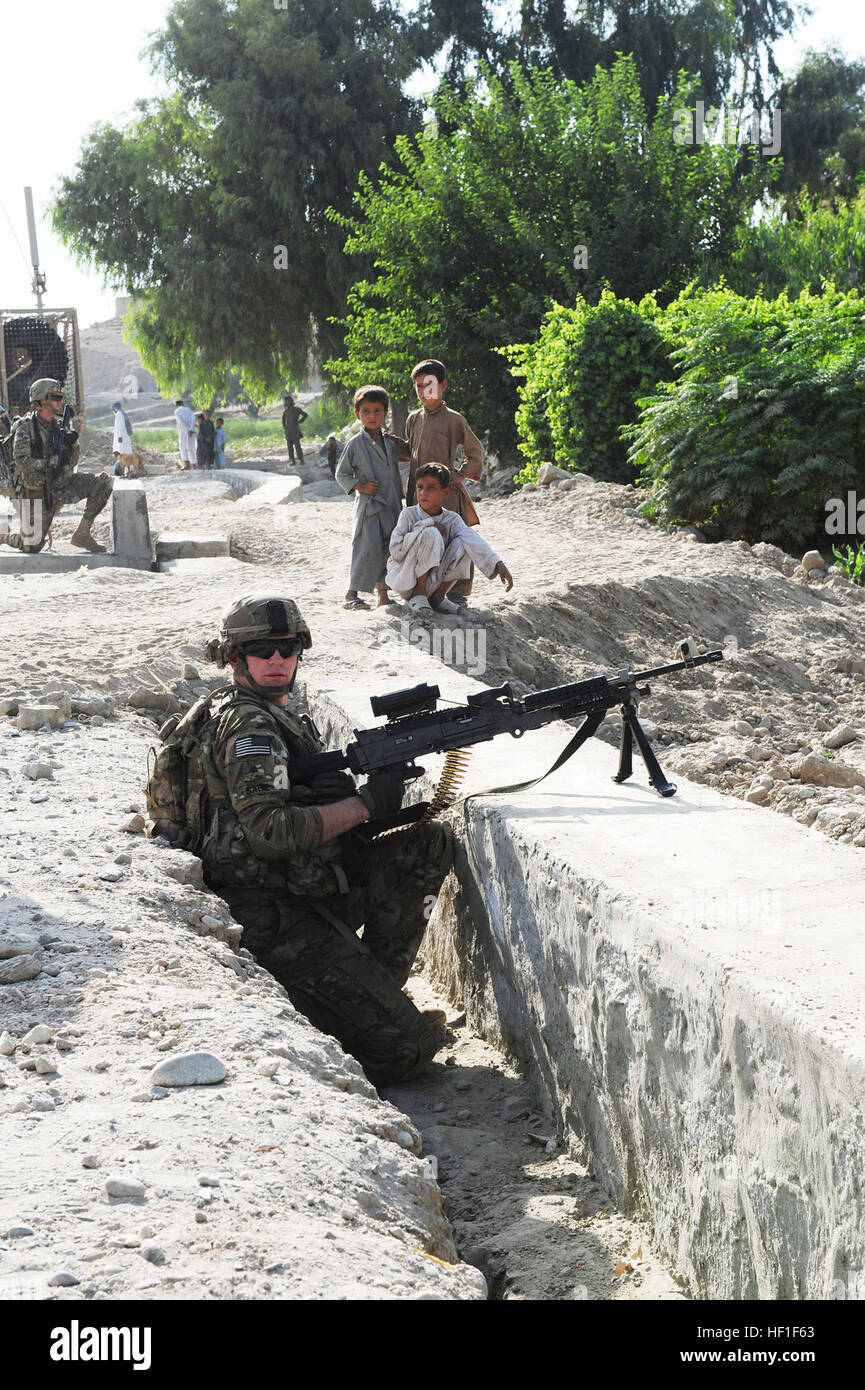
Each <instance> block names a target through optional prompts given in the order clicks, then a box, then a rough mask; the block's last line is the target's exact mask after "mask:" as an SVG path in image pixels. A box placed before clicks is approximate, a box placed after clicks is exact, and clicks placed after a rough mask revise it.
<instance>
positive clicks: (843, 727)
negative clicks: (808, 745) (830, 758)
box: [823, 724, 859, 748]
mask: <svg viewBox="0 0 865 1390" xmlns="http://www.w3.org/2000/svg"><path fill="white" fill-rule="evenodd" d="M858 737H859V735H858V734H857V732H856V730H855V729H853V728H851V726H850V725H849V724H836V725H835V728H834V729H832V730H831V731H830V732H829V733H828V734H827V735H826V737H825V738H824V739H823V746H824V747H825V748H843V747H844V745H845V743H853V742H854V740H855V739H857V738H858Z"/></svg>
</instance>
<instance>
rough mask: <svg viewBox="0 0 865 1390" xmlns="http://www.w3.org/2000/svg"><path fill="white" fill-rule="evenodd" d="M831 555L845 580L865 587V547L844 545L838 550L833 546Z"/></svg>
mask: <svg viewBox="0 0 865 1390" xmlns="http://www.w3.org/2000/svg"><path fill="white" fill-rule="evenodd" d="M832 554H833V555H834V556H835V559H836V560H837V561H838V563H839V564H840V566H841V568H842V570H843V571H844V573H845V574H846V576H847V578H848V579H849V580H851V581H852V583H854V584H861V585H862V586H863V587H865V545H855V546H854V545H845V546H842V548H841V549H840V550H839V549H838V547H837V545H833V547H832Z"/></svg>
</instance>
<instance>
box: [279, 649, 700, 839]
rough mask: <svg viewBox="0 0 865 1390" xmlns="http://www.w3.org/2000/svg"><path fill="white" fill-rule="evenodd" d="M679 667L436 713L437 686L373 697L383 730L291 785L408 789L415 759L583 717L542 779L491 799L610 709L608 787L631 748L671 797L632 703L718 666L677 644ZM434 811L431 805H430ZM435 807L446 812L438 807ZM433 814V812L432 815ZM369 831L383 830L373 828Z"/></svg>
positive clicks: (408, 814) (295, 769)
mask: <svg viewBox="0 0 865 1390" xmlns="http://www.w3.org/2000/svg"><path fill="white" fill-rule="evenodd" d="M680 650H681V651H682V652H683V653H685V659H684V660H683V661H673V662H671V663H670V664H669V665H667V666H655V667H653V668H652V669H651V670H648V671H636V672H633V673H631V672H628V671H620V672H619V674H618V675H617V676H592V677H590V678H589V679H588V680H582V681H575V682H574V683H573V684H570V685H555V686H552V687H551V688H550V689H549V690H538V691H535V692H533V693H531V694H528V695H525V696H523V698H522V699H520V698H518V697H517V696H516V695H515V694H514V692H513V690H512V689H511V687H510V685H499V686H495V687H491V688H490V689H487V690H479V691H477V692H476V693H475V694H474V695H469V696H468V698H467V700H466V703H465V704H464V705H456V706H455V707H453V708H450V709H438V708H437V701H438V699H439V695H440V692H439V688H438V686H437V685H426V684H424V685H416V686H414V687H413V688H412V689H410V690H397V691H395V692H394V693H393V694H391V695H374V696H373V697H372V698H371V700H370V704H371V705H372V712H373V714H374V715H377V716H378V715H384V716H385V717H386V719H387V723H385V724H383V725H380V726H379V727H377V728H374V729H356V730H355V735H354V742H352V743H350V744H349V745H348V747H347V748H346V749H345V751H344V752H340V751H334V752H331V753H308V754H306V755H305V756H303V757H300V758H296V759H294V760H293V762H292V763H291V764H290V765H289V769H288V775H289V778H290V780H291V781H298V782H306V781H308V780H309V779H310V778H311V777H314V776H315V775H316V774H317V773H323V772H333V771H337V770H339V771H341V770H343V769H345V768H348V769H349V771H351V772H353V773H355V774H356V775H363V776H366V777H369V776H371V775H373V774H374V773H376V772H384V771H387V772H389V773H390V774H391V776H394V777H399V778H402V779H403V780H404V781H409V780H410V779H411V778H414V777H420V776H421V775H422V774H423V768H420V767H418V766H417V763H416V759H417V758H419V757H422V756H423V755H424V754H425V753H445V754H447V753H455V752H457V751H458V750H459V751H463V750H465V749H467V748H469V747H471V745H472V744H475V743H484V742H486V741H487V740H489V739H492V738H496V737H498V735H499V734H510V735H511V737H512V738H522V736H523V734H524V733H525V732H526V731H527V730H528V729H541V728H543V727H544V726H545V725H546V724H552V723H553V722H554V721H555V720H558V719H576V718H579V717H580V716H583V723H582V724H581V725H580V727H579V729H578V730H577V732H576V734H575V735H574V737H573V738H572V739H571V741H570V743H569V744H568V745H567V747H566V748H565V749H564V750H563V752H562V753H561V754H560V755H559V757H558V758H557V759H556V762H555V763H554V764H553V766H552V767H551V768H549V769H548V771H547V772H545V773H543V774H542V776H540V777H537V778H534V779H532V781H530V782H525V783H520V784H518V785H515V786H510V787H498V788H493V790H495V791H518V790H523V789H524V788H525V787H530V786H534V785H535V783H536V782H540V781H542V780H543V777H546V776H549V773H550V772H553V771H555V769H556V768H558V767H561V766H562V764H563V763H564V762H566V761H567V760H568V758H570V757H571V755H572V754H573V753H575V752H576V751H577V749H578V748H579V747H580V746H581V745H582V744H583V743H585V741H586V739H588V738H590V737H591V736H592V734H593V733H595V732H596V730H597V729H598V728H599V727H600V725H601V723H602V722H603V720H604V717H605V715H606V713H607V711H608V710H611V709H615V708H616V707H618V709H619V713H620V715H621V719H622V737H621V745H620V750H619V769H618V772H617V773H616V775H615V777H614V778H613V781H614V782H625V781H627V779H628V778H629V777H630V776H631V773H632V771H633V765H632V756H633V746H634V740H636V743H637V747H638V749H639V751H640V755H641V757H642V759H643V762H644V763H645V765H646V769H647V771H648V773H649V782H650V783H651V785H652V786H653V787H654V788H655V790H656V791H657V792H659V793H660V795H661V796H674V795H675V793H676V788H675V786H674V785H673V783H672V782H669V781H668V780H667V778H666V777H665V776H664V773H663V771H662V769H661V765H660V763H659V762H658V759H657V757H656V756H655V753H654V751H653V749H652V746H651V744H650V743H649V740H648V738H647V736H646V732H645V730H644V729H643V726H642V725H641V724H640V721H639V718H638V716H637V704H638V701H639V700H641V699H643V698H644V697H645V696H646V695H649V694H650V693H651V691H650V688H649V687H648V686H647V685H645V684H644V682H646V681H649V680H653V679H654V678H655V677H656V676H666V675H668V674H669V673H670V672H671V671H683V670H691V669H692V668H693V667H696V666H702V665H704V664H705V663H706V662H707V661H722V660H723V657H724V653H723V651H721V650H720V649H718V650H716V651H710V652H705V653H703V654H702V655H699V656H693V655H691V647H690V644H689V643H688V642H683V643H682V644H681V648H680ZM432 804H433V806H435V805H436V801H435V800H434V802H433V803H432ZM442 804H447V803H446V802H443V803H442ZM436 809H439V808H438V807H437V808H436ZM428 810H429V805H428V803H421V804H420V807H417V806H408V807H405V808H404V810H403V811H402V812H400V813H399V815H398V817H392V818H390V821H389V824H406V823H408V822H409V821H412V820H417V819H419V818H420V817H421V816H423V815H427V813H428ZM376 828H377V829H384V828H387V827H385V826H383V825H382V824H381V823H380V822H376Z"/></svg>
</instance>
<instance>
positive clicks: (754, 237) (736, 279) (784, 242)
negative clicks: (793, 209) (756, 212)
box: [726, 188, 865, 296]
mask: <svg viewBox="0 0 865 1390" xmlns="http://www.w3.org/2000/svg"><path fill="white" fill-rule="evenodd" d="M797 213H798V215H797V216H796V217H789V216H787V214H786V213H784V212H783V211H781V210H780V209H779V210H777V211H775V212H774V213H773V214H772V216H770V217H767V218H765V219H764V220H763V221H760V222H757V223H755V224H754V225H753V226H752V225H748V224H743V225H742V226H741V227H740V228H739V229H738V230H737V232H736V233H735V241H736V244H735V247H734V250H733V252H732V254H731V256H730V260H729V262H728V266H727V271H726V278H727V283H728V284H729V285H730V287H731V288H732V289H734V290H736V291H737V292H738V293H739V294H745V295H751V294H764V295H768V296H772V295H777V294H780V293H781V292H782V291H783V290H787V292H788V293H789V294H791V295H798V294H800V293H801V292H802V290H810V291H811V292H812V294H819V293H820V292H821V290H822V287H823V282H824V281H826V280H831V281H832V282H833V283H834V284H836V285H849V286H853V287H857V286H859V285H860V284H861V283H865V188H863V189H862V191H861V192H860V193H859V195H858V196H857V197H856V198H855V199H854V200H853V201H852V202H850V203H842V204H841V205H840V207H838V209H837V211H836V210H833V209H832V208H829V207H826V206H824V205H822V204H819V203H816V202H810V201H809V200H808V198H807V197H805V196H803V197H802V198H801V199H800V201H799V204H798V208H797Z"/></svg>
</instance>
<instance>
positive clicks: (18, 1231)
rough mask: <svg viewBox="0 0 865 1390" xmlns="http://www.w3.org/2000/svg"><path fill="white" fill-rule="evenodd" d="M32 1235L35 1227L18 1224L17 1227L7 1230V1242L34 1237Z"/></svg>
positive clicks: (8, 1227) (10, 1227)
mask: <svg viewBox="0 0 865 1390" xmlns="http://www.w3.org/2000/svg"><path fill="white" fill-rule="evenodd" d="M32 1234H33V1227H32V1226H25V1225H24V1224H23V1223H16V1225H14V1226H7V1228H6V1238H7V1240H17V1239H18V1238H19V1237H21V1236H32Z"/></svg>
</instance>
